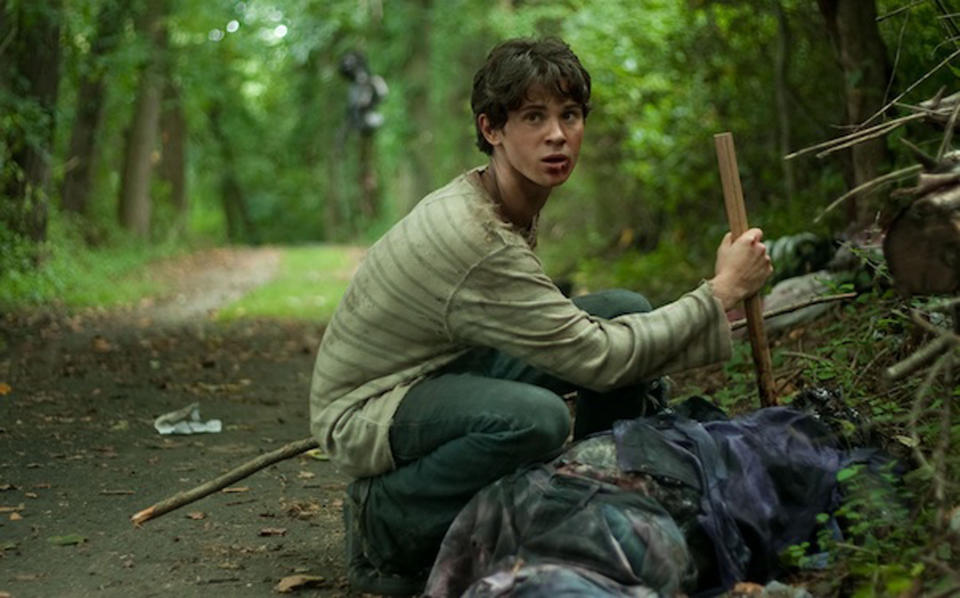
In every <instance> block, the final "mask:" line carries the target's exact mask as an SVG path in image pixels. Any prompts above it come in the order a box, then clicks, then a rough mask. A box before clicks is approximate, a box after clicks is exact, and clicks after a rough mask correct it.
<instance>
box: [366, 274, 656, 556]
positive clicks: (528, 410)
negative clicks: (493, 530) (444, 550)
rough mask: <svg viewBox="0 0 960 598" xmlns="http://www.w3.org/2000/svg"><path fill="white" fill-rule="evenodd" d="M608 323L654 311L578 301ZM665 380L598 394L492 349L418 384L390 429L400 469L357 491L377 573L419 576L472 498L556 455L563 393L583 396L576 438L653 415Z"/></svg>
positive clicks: (628, 303)
mask: <svg viewBox="0 0 960 598" xmlns="http://www.w3.org/2000/svg"><path fill="white" fill-rule="evenodd" d="M574 303H576V304H577V305H578V306H579V307H580V308H581V309H583V310H584V311H587V312H588V313H590V314H593V315H595V316H599V317H602V318H608V319H609V318H613V317H616V316H619V315H623V314H626V313H635V312H643V311H649V310H650V303H649V302H648V301H647V300H646V299H645V298H644V297H643V296H642V295H640V294H637V293H633V292H630V291H624V290H612V291H605V292H602V293H594V294H591V295H585V296H583V297H578V298H576V299H575V300H574ZM658 384H659V381H656V382H655V383H653V384H652V385H651V384H639V385H636V386H630V387H626V388H620V389H617V390H615V391H612V392H608V393H597V392H594V391H590V390H587V389H583V388H579V387H577V386H574V385H572V384H570V383H569V382H565V381H563V380H561V379H559V378H557V377H555V376H550V375H547V374H545V373H544V372H541V371H539V370H537V369H535V368H532V367H530V366H528V365H527V364H525V363H523V362H521V361H519V360H517V359H515V358H512V357H510V356H508V355H506V354H504V353H501V352H500V351H497V350H494V349H486V348H478V349H475V350H473V351H470V352H468V353H467V354H466V355H464V356H463V357H461V358H460V359H458V360H456V361H455V362H453V363H452V364H450V365H449V366H447V367H445V368H443V369H442V370H440V371H439V372H437V373H436V374H435V375H433V376H431V377H429V378H428V379H426V380H423V381H422V382H420V383H419V384H417V385H415V386H414V387H413V388H412V389H410V391H409V392H408V394H407V395H406V396H405V397H404V399H403V401H402V402H401V403H400V407H399V409H398V410H397V413H396V415H395V417H394V420H393V424H392V425H391V427H390V447H391V449H392V451H393V456H394V461H395V462H396V465H397V469H395V470H394V471H391V472H388V473H385V474H383V475H380V476H376V477H373V478H366V479H364V480H359V481H357V482H354V483H353V484H351V486H350V488H349V489H348V492H350V494H351V496H353V497H354V499H355V500H356V501H357V502H358V503H360V504H362V505H363V507H362V509H361V512H362V515H361V516H362V521H363V524H362V525H363V528H364V539H363V543H364V545H365V546H364V548H365V552H366V553H367V557H368V558H369V559H370V561H371V562H372V563H373V564H374V565H375V566H376V567H378V568H380V569H381V570H385V571H394V572H407V573H414V572H417V571H420V570H422V569H424V568H427V567H429V566H430V565H432V563H433V559H434V557H435V556H436V553H437V550H438V549H439V547H440V542H441V540H442V539H443V536H444V534H445V533H446V531H447V528H448V527H449V526H450V523H451V522H452V521H453V519H454V518H455V517H456V516H457V513H459V512H460V509H462V508H463V506H464V505H465V504H467V502H468V501H469V500H470V498H471V497H473V495H474V494H475V493H476V492H477V491H478V490H480V489H481V488H483V487H484V486H486V485H487V484H489V483H491V482H493V481H495V480H497V479H498V478H500V477H502V476H504V475H506V474H508V473H511V472H513V471H515V470H516V469H517V468H519V467H522V466H524V465H527V464H529V463H533V462H538V461H546V460H549V459H550V458H552V457H554V456H556V455H557V454H559V452H560V449H561V447H562V446H563V443H564V441H565V440H566V439H567V437H568V435H569V432H570V414H569V411H568V409H567V406H566V404H565V403H564V402H563V400H562V399H561V397H560V395H563V394H567V393H569V392H573V391H577V394H578V398H577V406H576V426H575V430H574V437H575V438H581V437H583V436H586V435H588V434H591V433H593V432H597V431H601V430H607V429H609V428H610V427H611V426H612V425H613V422H614V421H615V420H618V419H631V418H634V417H639V416H641V415H648V414H650V413H651V412H652V411H653V410H655V409H656V407H657V406H658V405H657V401H656V400H655V399H653V398H651V395H654V396H657V395H658V392H662V390H660V389H658V388H656V386H657V385H658Z"/></svg>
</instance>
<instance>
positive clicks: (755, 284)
mask: <svg viewBox="0 0 960 598" xmlns="http://www.w3.org/2000/svg"><path fill="white" fill-rule="evenodd" d="M752 234H753V236H751V237H748V238H744V239H743V240H740V239H738V240H737V242H731V241H730V240H729V239H725V241H724V244H722V245H721V248H720V250H719V251H718V259H717V275H716V276H715V277H714V279H712V280H711V281H710V282H709V283H704V284H703V285H701V286H700V287H698V288H697V289H696V290H694V291H693V292H691V293H688V294H686V295H684V296H683V297H681V298H680V299H678V300H677V301H674V302H673V303H670V304H668V305H665V306H663V307H661V308H659V309H656V310H654V311H652V312H649V313H645V314H630V315H626V316H621V317H618V318H614V319H612V320H604V319H602V318H596V317H593V316H591V315H589V314H587V313H586V312H584V311H582V310H580V309H579V308H577V306H576V305H574V304H573V303H572V302H571V301H570V300H569V299H568V298H566V297H564V296H563V295H562V294H561V293H560V292H559V291H558V290H557V289H556V287H555V286H554V285H553V283H552V282H551V281H550V280H549V278H548V277H547V276H546V275H545V274H544V273H543V270H542V266H541V264H540V262H539V260H538V259H537V258H536V256H535V255H534V254H533V253H532V252H531V251H530V250H529V249H527V248H526V247H524V246H517V245H510V246H505V247H503V248H502V249H501V250H499V251H497V252H495V253H493V254H491V255H489V256H488V257H487V258H486V259H484V260H483V262H481V263H480V264H479V265H478V266H477V267H475V268H474V269H473V270H472V271H471V272H470V273H469V275H468V276H467V277H466V278H465V279H464V281H463V282H462V284H461V285H460V287H459V288H458V290H457V291H456V292H455V293H454V295H453V297H452V300H451V301H450V303H449V306H448V310H447V313H446V318H447V323H448V326H449V329H450V332H451V334H452V335H453V336H454V337H455V339H456V340H457V341H459V342H465V343H468V344H472V345H480V346H488V347H494V348H496V349H499V350H501V351H504V352H506V353H508V354H510V355H513V356H515V357H518V358H520V359H523V360H524V361H526V362H528V363H530V364H531V365H534V366H536V367H539V368H541V369H544V370H546V371H549V372H550V373H552V374H554V375H556V376H558V377H560V378H563V379H566V380H568V381H570V382H572V383H574V384H578V385H581V386H585V387H588V388H595V389H598V390H603V389H609V388H615V387H618V386H623V385H626V384H630V383H633V382H636V381H639V380H641V379H643V378H646V377H650V376H654V375H659V374H663V373H668V372H671V371H677V370H681V369H687V368H691V367H697V366H700V365H705V364H709V363H713V362H716V361H719V360H722V359H725V358H727V357H728V356H729V354H730V330H729V325H728V323H727V320H726V317H725V315H724V310H725V309H726V308H728V307H731V306H732V305H735V304H736V303H737V302H738V301H739V300H741V299H742V298H743V294H744V293H752V292H754V291H755V290H756V289H757V288H759V285H760V284H762V282H763V280H765V279H766V276H767V274H766V272H767V270H768V268H769V264H768V262H767V259H766V254H765V251H764V250H763V248H762V245H761V246H759V247H757V245H759V238H758V235H759V231H752Z"/></svg>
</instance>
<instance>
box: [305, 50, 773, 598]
mask: <svg viewBox="0 0 960 598" xmlns="http://www.w3.org/2000/svg"><path fill="white" fill-rule="evenodd" d="M589 99H590V76H589V74H588V73H587V71H586V70H585V69H584V68H583V66H582V65H581V64H580V61H579V60H578V59H577V57H576V56H575V55H574V54H573V52H572V51H571V50H570V48H569V47H568V46H567V45H566V44H565V43H563V42H561V41H559V40H555V39H546V40H538V41H534V40H511V41H508V42H506V43H504V44H502V45H500V46H498V47H496V48H494V49H493V50H492V51H491V53H490V55H489V56H488V58H487V61H486V63H485V64H484V66H483V67H482V68H481V69H480V70H479V72H477V74H476V76H475V77H474V82H473V94H472V98H471V104H472V107H473V113H474V118H475V124H476V128H477V141H478V145H479V147H480V149H481V150H482V151H483V152H484V153H486V154H487V155H489V156H490V159H489V163H488V164H487V165H486V166H484V167H480V168H476V169H474V170H471V171H469V172H467V173H465V174H463V175H461V176H459V177H457V178H456V179H454V180H453V181H452V182H451V183H449V184H448V185H447V186H445V187H443V188H441V189H439V190H437V191H435V192H433V193H431V194H430V195H428V196H427V197H425V198H424V199H423V200H422V201H421V202H420V203H419V204H418V205H417V206H416V208H414V209H413V211H411V212H410V214H408V215H407V216H406V217H405V218H404V219H403V220H401V221H400V222H399V223H397V224H396V225H395V226H394V227H393V228H392V229H391V230H390V231H388V232H387V233H386V234H385V235H384V236H383V238H381V239H380V240H379V241H378V242H377V243H376V244H375V245H374V246H373V247H372V248H371V249H370V251H369V252H368V254H367V256H366V258H365V260H364V262H363V264H362V265H361V266H360V269H359V270H358V271H357V273H356V275H355V276H354V278H353V281H352V282H351V285H350V288H349V289H348V290H347V293H346V295H345V296H344V298H343V300H342V301H341V303H340V305H339V306H338V308H337V311H336V313H335V314H334V316H333V319H332V321H331V322H330V325H329V327H328V328H327V330H326V333H325V334H324V337H323V341H322V342H321V344H320V349H319V354H318V356H317V362H316V367H315V370H314V375H313V384H312V388H311V396H310V405H311V430H312V433H313V434H314V435H315V436H316V437H317V438H318V439H319V441H320V442H321V444H322V446H323V447H324V449H325V450H326V451H327V452H328V453H329V455H330V457H331V459H332V460H333V461H334V462H335V463H336V464H337V465H338V466H339V467H340V468H341V469H342V470H343V471H345V472H346V473H348V474H350V475H352V476H354V477H355V478H357V479H356V481H354V482H353V483H352V484H351V485H350V486H349V488H348V491H347V495H348V496H347V500H345V501H344V519H345V523H346V528H347V531H346V534H347V549H348V559H349V562H348V568H349V579H350V582H351V584H352V585H353V586H354V588H355V589H357V590H361V591H368V592H375V593H383V594H387V593H393V594H404V593H414V592H416V591H419V589H420V588H421V587H422V582H423V575H424V574H425V573H426V570H427V569H428V568H429V567H430V565H431V563H432V560H433V558H434V556H435V555H436V552H437V549H438V547H439V544H440V541H441V539H442V537H443V534H444V533H445V531H446V529H447V527H448V526H449V524H450V523H451V521H452V520H453V519H454V517H455V516H456V515H457V513H458V512H459V511H460V509H461V508H462V507H463V505H465V504H466V503H467V501H469V500H470V498H471V497H472V496H473V495H474V493H475V492H476V491H477V490H479V489H480V488H482V487H483V486H485V485H486V484H488V483H490V482H492V481H494V480H496V479H498V478H499V477H501V476H503V475H505V474H507V473H510V472H512V471H514V470H516V469H517V468H518V467H521V466H523V465H526V464H529V463H532V462H537V461H544V460H547V459H549V458H551V457H553V456H554V455H556V454H557V453H558V452H559V450H560V448H561V446H562V445H563V444H564V442H565V441H566V439H567V437H568V435H569V432H570V417H569V411H568V409H567V408H566V405H565V404H564V402H563V400H562V399H561V395H562V394H566V393H568V392H573V391H577V393H578V400H577V407H576V424H575V430H574V437H575V438H579V437H582V436H584V435H586V434H589V433H592V432H594V431H599V430H603V429H608V428H609V427H610V426H611V424H612V422H613V421H614V420H615V419H622V418H632V417H637V416H640V415H644V414H647V413H649V412H651V411H652V410H653V409H655V408H656V407H657V397H656V396H655V395H656V394H657V389H656V385H655V384H648V383H644V380H649V379H651V378H652V377H654V376H658V375H660V374H664V373H667V372H670V371H675V370H679V369H684V368H689V367H695V366H699V365H703V364H707V363H711V362H715V361H718V360H721V359H724V358H726V357H728V355H729V353H730V341H729V328H728V325H727V321H726V318H725V317H724V310H725V309H729V308H730V307H732V306H733V305H735V304H736V303H737V302H738V301H740V300H741V299H743V298H744V297H746V296H748V295H750V294H752V293H754V292H756V291H757V290H758V289H759V288H760V287H761V286H762V284H763V282H764V281H765V280H766V278H767V277H768V276H769V274H770V272H771V266H770V260H769V258H768V257H767V255H766V250H765V248H764V246H763V245H762V243H760V240H761V232H760V231H759V230H758V229H752V230H750V231H748V232H747V233H745V234H744V235H743V236H742V237H741V238H739V239H736V240H733V239H731V238H730V235H729V234H728V235H727V237H726V238H725V239H724V241H723V242H722V244H721V245H720V248H719V249H718V252H717V264H716V275H715V277H714V278H713V279H712V280H710V281H708V282H705V283H703V284H701V285H700V286H699V287H698V288H697V289H696V290H694V291H692V292H691V293H689V294H687V295H685V296H683V297H682V298H680V299H679V300H677V301H675V302H674V303H671V304H669V305H666V306H664V307H661V308H659V309H656V310H653V311H650V305H649V304H648V303H647V301H646V300H645V299H644V298H643V297H642V296H640V295H638V294H636V293H631V292H628V291H610V292H606V293H598V294H593V295H588V296H585V297H580V298H577V299H574V300H572V301H571V300H570V299H568V298H566V297H565V296H563V295H562V294H561V293H560V291H559V290H558V289H557V288H556V286H555V285H554V284H553V283H552V282H551V281H550V279H549V278H548V277H547V276H546V275H545V274H544V272H543V269H542V266H541V264H540V261H539V260H538V259H537V257H536V256H535V255H534V253H533V251H532V248H533V246H534V244H535V241H536V223H537V217H538V214H539V212H540V210H541V208H543V206H544V204H545V203H546V202H547V199H548V197H549V196H550V192H551V191H552V190H553V188H554V187H557V186H559V185H561V184H563V183H564V182H565V181H566V180H567V178H568V177H569V176H570V174H571V172H572V171H573V168H574V166H575V165H576V162H577V157H578V155H579V152H580V143H581V141H582V139H583V134H584V122H585V120H586V116H587V112H588V109H589Z"/></svg>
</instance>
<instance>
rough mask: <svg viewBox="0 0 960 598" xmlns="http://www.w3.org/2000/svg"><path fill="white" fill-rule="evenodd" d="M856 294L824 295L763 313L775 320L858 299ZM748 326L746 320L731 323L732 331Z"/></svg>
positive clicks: (764, 317)
mask: <svg viewBox="0 0 960 598" xmlns="http://www.w3.org/2000/svg"><path fill="white" fill-rule="evenodd" d="M856 296H857V294H856V293H840V294H839V295H824V296H823V297H814V298H812V299H808V300H806V301H801V302H800V303H794V304H793V305H787V306H785V307H779V308H777V309H771V310H770V311H765V312H763V319H764V320H766V319H768V318H773V317H775V316H782V315H783V314H788V313H790V312H793V311H797V310H798V309H803V308H804V307H810V306H811V305H817V304H818V303H828V302H830V301H841V300H843V299H852V298H854V297H856ZM746 325H747V320H746V319H739V320H734V321H733V322H731V323H730V330H737V329H739V328H743V327H744V326H746Z"/></svg>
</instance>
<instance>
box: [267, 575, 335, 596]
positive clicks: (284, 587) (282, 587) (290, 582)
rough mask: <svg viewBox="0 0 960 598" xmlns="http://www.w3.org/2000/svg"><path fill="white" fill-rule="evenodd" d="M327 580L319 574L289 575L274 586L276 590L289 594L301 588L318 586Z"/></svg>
mask: <svg viewBox="0 0 960 598" xmlns="http://www.w3.org/2000/svg"><path fill="white" fill-rule="evenodd" d="M324 581H326V580H325V579H324V578H322V577H320V576H319V575H288V576H287V577H284V578H283V579H281V580H280V582H279V583H278V584H277V585H275V586H273V589H274V591H276V592H279V593H281V594H287V593H289V592H292V591H294V590H299V589H300V588H309V587H316V586H318V585H320V584H322V583H323V582H324Z"/></svg>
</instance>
